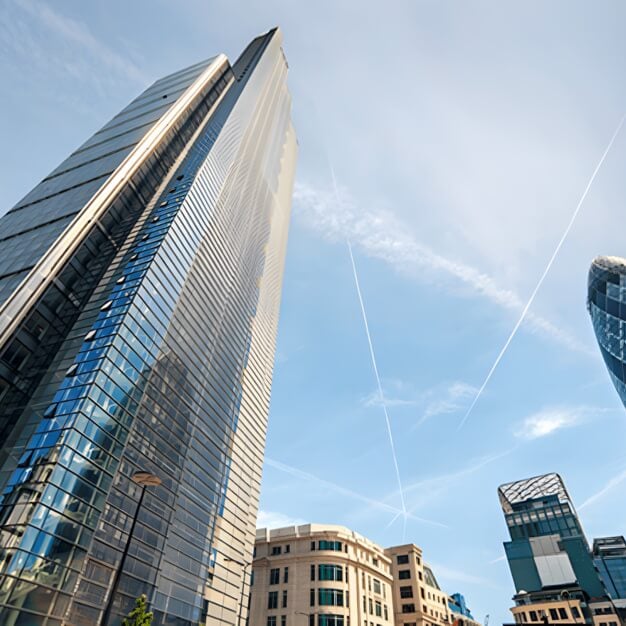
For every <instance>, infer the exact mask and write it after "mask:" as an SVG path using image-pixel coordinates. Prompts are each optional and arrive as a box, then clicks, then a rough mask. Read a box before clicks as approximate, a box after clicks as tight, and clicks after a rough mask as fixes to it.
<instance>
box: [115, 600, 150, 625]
mask: <svg viewBox="0 0 626 626" xmlns="http://www.w3.org/2000/svg"><path fill="white" fill-rule="evenodd" d="M150 624H152V611H148V599H147V598H146V595H145V594H142V595H140V596H139V597H138V598H137V599H136V600H135V608H134V609H133V610H132V611H131V612H130V613H129V614H128V617H126V618H124V621H123V622H122V626H150Z"/></svg>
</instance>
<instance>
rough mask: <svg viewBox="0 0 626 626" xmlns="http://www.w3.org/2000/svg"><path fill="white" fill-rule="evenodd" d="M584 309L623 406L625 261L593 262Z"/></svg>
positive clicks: (607, 258)
mask: <svg viewBox="0 0 626 626" xmlns="http://www.w3.org/2000/svg"><path fill="white" fill-rule="evenodd" d="M587 309H588V310H589V314H590V315H591V322H592V323H593V330H594V332H595V334H596V339H597V340H598V345H599V346H600V352H601V353H602V358H603V359H604V362H605V363H606V367H607V369H608V370H609V376H610V377H611V380H612V381H613V384H614V385H615V389H617V393H618V394H619V397H620V398H621V400H622V402H623V403H624V405H626V370H625V368H624V364H625V363H626V352H625V350H624V341H625V340H626V259H622V258H620V257H614V256H599V257H597V258H595V259H594V260H593V263H592V264H591V268H590V269H589V280H588V291H587Z"/></svg>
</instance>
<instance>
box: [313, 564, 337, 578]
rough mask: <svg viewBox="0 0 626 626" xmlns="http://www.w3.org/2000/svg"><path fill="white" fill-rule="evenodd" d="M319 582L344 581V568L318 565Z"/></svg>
mask: <svg viewBox="0 0 626 626" xmlns="http://www.w3.org/2000/svg"><path fill="white" fill-rule="evenodd" d="M317 579H318V580H338V581H340V582H341V581H343V567H342V566H341V565H318V567H317Z"/></svg>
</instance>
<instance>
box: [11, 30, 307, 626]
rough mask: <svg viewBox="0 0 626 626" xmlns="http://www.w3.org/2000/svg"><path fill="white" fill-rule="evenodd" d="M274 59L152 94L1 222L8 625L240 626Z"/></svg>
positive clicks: (284, 165)
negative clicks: (135, 625)
mask: <svg viewBox="0 0 626 626" xmlns="http://www.w3.org/2000/svg"><path fill="white" fill-rule="evenodd" d="M281 41H282V38H281V35H280V32H279V31H278V30H272V31H270V32H269V33H267V34H265V35H263V36H261V37H259V38H257V39H255V40H254V41H252V42H251V43H250V45H249V46H248V47H247V48H246V49H245V51H244V52H243V53H242V55H241V56H240V57H239V59H238V60H237V61H236V62H235V63H234V64H233V65H232V66H231V65H230V64H229V62H228V60H227V59H226V57H225V56H223V55H219V56H217V57H214V58H212V59H209V60H208V61H204V62H202V63H199V64H197V65H194V66H192V67H189V68H186V69H184V70H182V71H180V72H177V73H176V74H172V75H170V76H166V77H165V78H162V79H161V80H158V81H157V82H156V83H154V84H153V85H152V86H151V87H149V88H148V89H147V90H146V91H145V92H144V93H142V94H141V95H140V96H139V97H138V98H136V99H135V100H134V101H133V102H131V104H129V105H128V106H127V107H126V108H125V109H124V110H123V111H122V112H121V113H119V114H118V115H116V116H115V117H114V118H113V119H112V120H111V121H110V122H109V123H108V124H106V125H105V126H104V127H103V128H102V129H101V130H100V131H98V132H97V133H96V134H95V135H93V137H91V138H90V139H89V140H88V141H87V142H86V143H85V144H83V145H82V146H80V148H78V149H77V150H76V151H75V152H74V153H73V154H72V155H71V156H70V157H69V158H68V159H66V160H65V161H64V162H63V163H62V164H61V165H60V166H59V167H58V168H56V169H55V170H54V171H53V172H52V173H51V174H50V175H49V176H47V177H46V178H45V179H44V180H43V181H42V182H41V183H40V184H39V185H37V186H36V187H35V188H34V189H33V190H32V191H31V192H30V193H29V194H28V195H27V196H26V197H25V198H24V199H23V200H21V201H20V202H19V203H18V204H17V205H16V206H15V207H14V208H13V209H11V210H10V211H9V212H8V213H7V214H6V215H5V216H4V217H3V218H2V220H0V441H1V442H2V443H3V445H2V448H1V452H0V623H1V624H2V625H3V626H62V625H69V624H72V625H81V624H89V625H90V626H91V625H94V624H100V623H101V622H102V621H103V618H104V617H105V615H106V614H107V613H106V612H105V610H104V607H105V606H107V604H108V603H109V601H110V600H112V601H113V602H112V605H111V606H112V610H111V612H110V620H109V623H110V624H118V623H119V622H120V619H121V617H120V616H121V615H123V614H126V613H127V612H128V610H129V609H130V608H131V607H132V605H133V601H134V599H135V598H136V597H137V596H138V595H140V594H142V593H145V594H146V595H147V597H148V601H149V603H150V605H151V609H152V610H153V611H154V612H155V620H154V624H156V625H165V624H167V625H172V626H174V625H175V626H186V625H191V624H198V623H203V624H204V623H207V624H231V625H232V624H237V623H238V622H239V621H240V620H241V619H242V618H244V617H245V615H241V614H240V613H242V612H243V613H245V607H246V606H247V602H246V601H245V594H246V593H247V591H246V581H247V575H248V574H249V569H247V563H248V561H249V560H250V559H251V553H252V546H253V543H254V537H255V526H256V514H257V507H258V495H259V486H260V480H261V467H262V461H263V451H264V444H265V432H266V426H267V414H268V406H269V397H270V387H271V381H272V369H273V361H274V349H275V337H276V329H277V322H278V313H279V305H280V295H281V285H282V275H283V266H284V258H285V248H286V242H287V232H288V223H289V214H290V204H291V191H292V184H293V177H294V167H295V161H296V151H297V148H296V138H295V134H294V130H293V127H292V125H291V121H290V97H289V93H288V91H287V86H286V76H287V64H286V61H285V57H284V54H283V51H282V47H281ZM139 471H142V472H149V473H150V474H154V475H156V477H158V478H159V479H160V481H161V484H160V485H159V486H154V487H148V488H147V489H146V491H145V493H143V500H142V506H141V508H140V509H139V510H138V503H139V498H140V494H141V487H140V486H139V485H138V484H136V483H135V482H133V480H132V477H133V475H135V474H136V473H137V472H139ZM135 518H136V524H134V525H133V520H134V519H135ZM133 526H134V527H133ZM131 527H133V528H132V533H131ZM125 549H127V557H126V558H124V559H123V558H122V555H123V554H124V552H125ZM121 566H123V567H121ZM118 574H119V578H118ZM114 582H115V584H114ZM242 593H244V599H243V601H242Z"/></svg>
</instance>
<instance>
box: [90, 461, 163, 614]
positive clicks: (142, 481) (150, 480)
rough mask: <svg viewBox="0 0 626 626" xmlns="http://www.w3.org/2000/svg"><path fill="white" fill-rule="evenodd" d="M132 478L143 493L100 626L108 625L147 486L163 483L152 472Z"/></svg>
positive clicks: (135, 474)
mask: <svg viewBox="0 0 626 626" xmlns="http://www.w3.org/2000/svg"><path fill="white" fill-rule="evenodd" d="M131 480H132V481H133V482H134V483H137V484H138V485H140V486H141V495H140V496H139V501H138V502H137V507H136V508H135V515H134V516H133V521H132V524H131V525H130V530H129V531H128V539H127V540H126V545H125V546H124V552H122V558H121V559H120V564H119V567H118V568H117V570H115V575H114V576H113V584H112V585H111V591H110V593H109V597H108V598H107V602H106V605H105V609H104V612H103V613H102V619H101V620H100V626H107V624H108V623H109V619H110V617H111V610H112V609H113V600H114V598H115V593H116V591H117V585H118V583H119V581H120V576H121V575H122V570H123V569H124V564H125V562H126V557H127V556H128V548H129V547H130V540H131V539H132V537H133V533H134V532H135V526H136V525H137V518H138V517H139V511H140V509H141V505H142V504H143V497H144V495H145V493H146V487H158V486H159V485H160V484H161V479H160V478H159V477H158V476H157V475H156V474H151V473H150V472H135V473H134V474H133V475H132V477H131Z"/></svg>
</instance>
